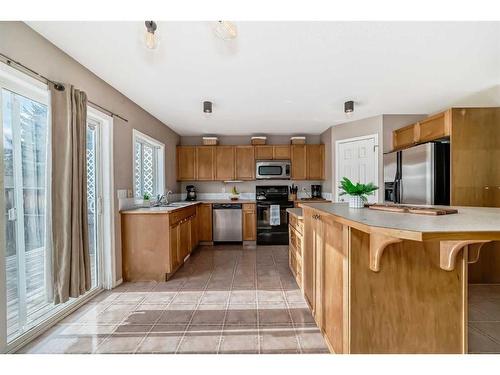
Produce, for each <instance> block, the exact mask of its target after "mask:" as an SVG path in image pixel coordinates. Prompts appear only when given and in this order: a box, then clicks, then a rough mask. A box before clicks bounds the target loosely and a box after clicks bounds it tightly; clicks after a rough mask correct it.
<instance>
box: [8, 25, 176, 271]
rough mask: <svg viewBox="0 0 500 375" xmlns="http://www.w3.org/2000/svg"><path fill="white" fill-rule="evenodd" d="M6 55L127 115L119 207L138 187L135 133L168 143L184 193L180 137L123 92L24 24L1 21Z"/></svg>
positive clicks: (170, 177) (120, 136)
mask: <svg viewBox="0 0 500 375" xmlns="http://www.w3.org/2000/svg"><path fill="white" fill-rule="evenodd" d="M0 52H1V53H3V54H5V55H7V56H9V57H11V58H13V59H15V60H17V61H20V62H21V63H23V64H25V65H26V66H28V67H30V68H31V69H33V70H35V71H37V72H39V73H41V74H42V75H44V76H46V77H49V78H50V79H52V80H55V81H61V82H66V83H71V84H73V85H74V86H76V87H77V88H79V89H81V90H83V91H85V92H86V93H87V96H88V98H89V100H91V101H93V102H95V103H97V104H99V105H101V106H103V107H105V108H107V109H109V110H111V111H113V112H115V113H117V114H119V115H121V116H123V117H125V118H126V119H128V123H126V122H124V121H121V120H120V119H117V118H115V119H114V127H113V138H114V139H113V149H114V155H113V157H114V184H115V186H114V187H115V194H114V196H113V199H115V208H116V207H118V202H117V198H116V190H117V189H132V129H134V128H135V129H137V130H139V131H140V132H142V133H145V134H147V135H149V136H151V137H153V138H155V139H157V140H158V141H160V142H162V143H164V144H165V153H166V154H165V176H166V186H167V187H168V188H169V189H171V190H173V191H179V189H180V184H178V183H177V181H176V176H175V146H176V145H177V144H178V143H179V136H178V135H177V134H176V133H174V132H173V131H172V130H171V129H169V128H168V127H167V126H166V125H165V124H164V123H162V122H161V121H159V120H158V119H156V118H155V117H153V116H152V115H150V114H149V113H147V112H146V111H145V110H143V109H142V108H141V107H139V106H138V105H137V104H135V103H134V102H132V101H131V100H130V99H128V98H127V97H126V96H124V95H122V94H121V93H120V92H119V91H117V90H115V89H114V88H113V87H111V86H110V85H108V84H107V83H106V82H104V81H103V80H102V79H100V78H99V77H97V76H96V75H95V74H93V73H92V72H91V71H89V70H88V69H86V68H85V67H84V66H82V65H81V64H79V63H78V62H77V61H76V60H74V59H72V58H71V57H70V56H68V55H67V54H65V53H64V52H63V51H61V50H60V49H59V48H57V47H56V46H54V45H53V44H52V43H50V42H49V41H47V40H46V39H44V38H43V37H42V36H41V35H39V34H38V33H36V32H35V31H33V30H32V29H31V28H29V27H28V26H27V25H25V24H24V23H22V22H0ZM115 235H116V238H115V240H116V244H115V245H116V267H117V280H119V279H120V278H121V238H120V215H119V214H118V211H116V212H115Z"/></svg>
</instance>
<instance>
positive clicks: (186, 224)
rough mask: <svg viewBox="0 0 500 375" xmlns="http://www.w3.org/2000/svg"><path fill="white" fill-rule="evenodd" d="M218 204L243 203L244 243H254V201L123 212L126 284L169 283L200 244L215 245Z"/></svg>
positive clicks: (184, 203) (209, 202) (206, 202)
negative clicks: (214, 208)
mask: <svg viewBox="0 0 500 375" xmlns="http://www.w3.org/2000/svg"><path fill="white" fill-rule="evenodd" d="M215 203H238V204H241V208H242V228H241V229H242V236H243V244H245V245H252V244H254V243H255V239H256V238H255V236H256V216H255V215H256V210H255V200H250V199H239V200H234V201H233V200H229V199H227V200H200V201H182V202H173V203H171V204H168V205H167V206H162V207H138V208H132V209H127V210H122V211H121V212H120V213H121V230H122V258H123V261H122V270H123V279H124V281H165V280H169V279H170V278H171V277H172V276H173V274H174V273H175V272H176V271H177V270H178V269H179V268H180V267H181V266H182V265H183V264H184V262H185V261H186V260H187V258H188V257H189V256H190V254H191V252H192V251H193V250H194V249H195V248H196V247H197V246H198V245H199V244H201V245H213V237H212V205H213V204H215Z"/></svg>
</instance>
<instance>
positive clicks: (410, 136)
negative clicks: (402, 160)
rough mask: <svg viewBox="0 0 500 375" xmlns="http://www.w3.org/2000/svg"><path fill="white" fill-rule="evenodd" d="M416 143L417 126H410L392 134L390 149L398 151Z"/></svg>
mask: <svg viewBox="0 0 500 375" xmlns="http://www.w3.org/2000/svg"><path fill="white" fill-rule="evenodd" d="M417 142H418V131H417V125H416V124H411V125H408V126H405V127H404V128H401V129H397V130H394V131H393V132H392V148H393V149H394V150H398V149H401V148H404V147H408V146H411V145H413V144H415V143H417Z"/></svg>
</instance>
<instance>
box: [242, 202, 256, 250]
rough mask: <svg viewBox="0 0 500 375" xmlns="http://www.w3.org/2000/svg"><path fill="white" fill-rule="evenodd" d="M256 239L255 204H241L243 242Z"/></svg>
mask: <svg viewBox="0 0 500 375" xmlns="http://www.w3.org/2000/svg"><path fill="white" fill-rule="evenodd" d="M256 239H257V216H256V208H255V203H244V204H243V241H255V240H256Z"/></svg>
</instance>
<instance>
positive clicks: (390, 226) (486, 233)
mask: <svg viewBox="0 0 500 375" xmlns="http://www.w3.org/2000/svg"><path fill="white" fill-rule="evenodd" d="M302 205H303V207H311V208H314V209H316V210H319V211H322V212H325V213H328V214H331V215H333V216H335V217H336V218H337V219H338V221H341V222H345V223H346V224H347V225H350V224H349V222H351V223H353V225H351V226H353V227H355V228H357V229H360V230H363V231H368V232H370V228H380V229H381V230H389V231H390V232H391V233H390V234H391V235H393V236H398V237H400V238H407V239H414V240H425V239H438V238H441V239H449V240H455V239H456V240H459V239H484V240H487V239H489V240H500V208H487V207H452V208H456V209H457V210H458V213H457V214H452V215H440V216H432V215H418V214H410V213H395V212H384V211H378V210H370V209H368V208H349V205H348V204H347V203H303V204H302ZM436 207H439V206H436Z"/></svg>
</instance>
